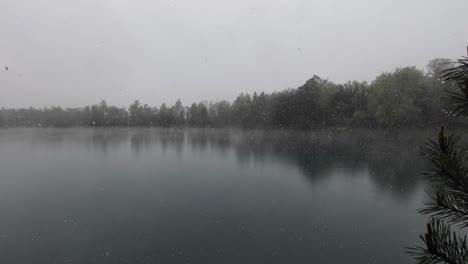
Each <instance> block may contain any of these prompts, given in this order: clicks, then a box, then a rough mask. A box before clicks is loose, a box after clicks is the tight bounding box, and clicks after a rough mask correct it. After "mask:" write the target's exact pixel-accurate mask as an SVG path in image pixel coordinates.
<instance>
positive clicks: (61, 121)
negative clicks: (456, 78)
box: [0, 59, 457, 129]
mask: <svg viewBox="0 0 468 264" xmlns="http://www.w3.org/2000/svg"><path fill="white" fill-rule="evenodd" d="M447 64H449V62H448V61H447V60H444V59H436V60H433V61H431V63H430V64H429V65H428V66H429V70H428V73H424V72H423V71H421V70H419V69H416V68H415V67H405V68H398V69H396V70H395V71H393V72H388V73H382V74H381V75H379V76H378V77H376V79H375V80H374V81H372V82H371V83H370V84H368V83H366V82H358V81H353V82H348V83H345V84H335V83H333V82H330V81H328V80H325V79H322V78H320V77H318V76H314V77H313V78H311V79H310V80H308V81H307V82H306V83H305V84H304V85H302V86H301V87H298V88H296V89H287V90H284V91H281V92H275V93H271V94H267V93H264V92H261V93H254V94H244V93H241V94H240V95H239V96H238V97H237V98H236V99H235V100H234V101H233V102H228V101H218V102H210V103H208V102H200V103H193V104H192V105H190V106H184V105H182V103H181V101H180V100H178V101H177V102H176V103H175V104H174V105H172V106H168V105H166V104H162V105H161V106H160V107H155V106H149V105H147V104H142V103H140V101H135V102H134V103H132V104H131V105H130V106H129V107H128V108H125V107H116V106H109V105H107V103H106V102H105V101H102V102H101V103H99V104H97V105H92V106H86V107H83V108H61V107H50V108H42V109H35V108H27V109H4V108H2V109H0V126H3V127H20V126H21V127H23V126H24V127H73V126H162V127H182V126H192V127H239V128H293V129H312V128H319V127H350V126H353V127H369V128H398V127H427V126H430V127H434V126H436V125H439V124H441V123H445V124H447V123H452V124H455V123H456V122H457V121H456V119H455V118H453V115H452V114H451V113H450V112H449V111H446V110H441V109H445V103H444V98H443V95H444V89H450V88H451V87H448V86H447V87H445V86H444V85H443V84H440V82H439V81H437V75H438V72H440V70H441V69H442V68H444V67H446V65H447Z"/></svg>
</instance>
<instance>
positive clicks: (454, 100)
mask: <svg viewBox="0 0 468 264" xmlns="http://www.w3.org/2000/svg"><path fill="white" fill-rule="evenodd" d="M458 63H459V66H457V67H453V68H450V69H446V70H444V71H442V73H441V78H440V79H441V80H442V82H443V83H447V84H453V85H456V86H457V87H458V89H459V90H460V92H461V93H457V92H452V91H448V90H446V92H447V93H449V94H450V96H449V100H448V102H449V105H450V106H451V108H452V109H451V110H452V112H454V114H455V115H458V116H460V115H468V58H467V57H465V58H462V59H459V60H458Z"/></svg>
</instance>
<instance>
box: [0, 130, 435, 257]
mask: <svg viewBox="0 0 468 264" xmlns="http://www.w3.org/2000/svg"><path fill="white" fill-rule="evenodd" d="M429 136H430V134H428V133H427V132H421V131H400V132H394V133H384V132H382V131H319V132H308V133H301V132H287V131H238V130H214V129H205V130H195V129H194V130H179V129H140V128H131V129H127V128H122V129H84V128H83V129H4V130H0V212H1V214H0V263H200V264H206V263H243V264H247V263H324V264H327V263H389V264H390V263H392V264H394V263H411V262H412V261H411V258H410V257H409V256H408V255H407V254H405V253H404V247H405V246H412V245H415V244H417V243H419V241H418V234H419V233H420V232H422V231H423V230H424V226H425V222H426V218H425V217H423V216H419V215H418V214H417V213H416V210H417V209H418V208H420V207H421V206H422V202H423V199H424V196H425V194H424V188H425V187H424V184H423V183H421V182H420V180H419V178H418V177H417V174H418V172H420V171H421V170H422V169H423V168H424V164H423V161H422V160H421V158H420V157H419V155H418V149H417V147H418V146H420V145H421V144H422V142H423V140H424V139H426V138H427V137H429Z"/></svg>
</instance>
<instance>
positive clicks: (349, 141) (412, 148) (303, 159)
mask: <svg viewBox="0 0 468 264" xmlns="http://www.w3.org/2000/svg"><path fill="white" fill-rule="evenodd" d="M239 135H241V137H239ZM428 136H429V133H428V132H427V131H426V132H421V131H412V132H411V131H406V132H404V131H403V132H398V133H397V132H392V133H385V132H383V131H321V132H314V133H301V132H282V131H250V132H245V133H240V132H238V135H237V138H238V140H236V141H234V142H233V147H234V148H235V150H236V156H237V158H238V161H239V162H241V163H245V162H250V161H251V160H253V161H254V162H255V161H258V162H263V161H264V160H265V159H268V158H270V159H271V158H274V159H278V160H280V161H283V162H284V161H287V162H291V163H294V164H296V165H297V166H298V167H299V168H300V169H301V171H302V172H303V174H304V176H306V177H307V179H309V180H310V181H311V182H315V181H317V180H320V179H321V178H323V177H327V176H329V175H330V173H328V171H330V170H333V169H336V168H343V169H346V170H347V171H349V175H350V176H352V175H353V174H355V173H354V172H359V171H362V170H363V169H367V170H368V171H369V174H370V176H371V179H372V181H373V183H374V184H375V185H376V186H377V187H378V188H379V189H381V190H383V191H387V192H391V193H398V196H400V197H401V196H405V195H406V194H410V193H411V192H412V191H413V190H414V189H415V188H416V186H417V184H418V182H419V179H418V177H417V176H418V174H419V173H420V172H421V171H422V170H423V169H424V164H423V160H422V159H421V158H420V156H419V150H418V147H419V146H420V145H421V144H423V141H424V139H426V138H427V137H428ZM239 138H240V140H239Z"/></svg>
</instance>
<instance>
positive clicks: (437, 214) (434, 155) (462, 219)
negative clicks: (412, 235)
mask: <svg viewBox="0 0 468 264" xmlns="http://www.w3.org/2000/svg"><path fill="white" fill-rule="evenodd" d="M458 62H459V65H458V66H455V67H451V68H448V69H446V70H444V71H442V73H441V79H442V81H443V82H445V83H449V84H453V85H455V86H456V87H457V89H458V91H455V92H453V91H450V92H449V93H450V98H449V100H450V101H449V102H450V105H451V106H452V110H453V112H454V113H455V114H456V115H464V116H467V115H468V58H462V59H460V60H458ZM423 155H424V156H425V157H427V159H428V160H429V162H430V163H429V164H430V165H429V168H428V172H426V173H424V176H425V178H426V179H427V180H428V181H429V182H431V183H432V184H433V186H434V190H433V192H432V193H431V197H430V201H429V202H428V203H427V204H426V207H425V208H423V209H421V210H420V212H421V213H422V214H427V215H429V216H430V221H429V223H428V224H427V232H426V233H425V234H424V235H420V237H421V239H422V241H423V242H424V244H425V247H412V248H409V250H408V252H409V253H410V254H412V255H413V256H414V257H415V259H416V260H418V263H421V264H432V263H448V264H462V263H464V264H466V263H468V246H467V239H466V236H461V235H460V233H461V232H462V230H461V229H463V228H466V227H468V149H466V148H464V147H462V145H461V144H460V138H459V137H456V136H454V135H453V134H449V135H448V136H446V135H445V132H444V128H443V127H442V128H441V130H440V132H439V136H438V139H437V140H432V141H430V142H428V143H427V145H426V148H425V149H424V150H423ZM453 229H456V230H457V231H451V230H453Z"/></svg>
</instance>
